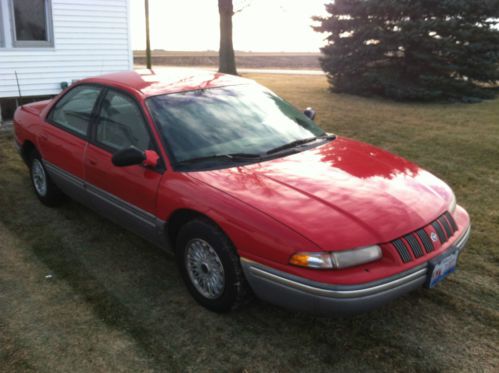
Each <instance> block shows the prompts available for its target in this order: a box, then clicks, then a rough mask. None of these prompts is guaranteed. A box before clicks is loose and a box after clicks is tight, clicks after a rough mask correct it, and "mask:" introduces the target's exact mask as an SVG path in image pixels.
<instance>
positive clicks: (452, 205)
mask: <svg viewBox="0 0 499 373" xmlns="http://www.w3.org/2000/svg"><path fill="white" fill-rule="evenodd" d="M451 193H452V196H451V197H452V199H451V201H450V203H449V212H450V213H451V214H454V211H456V205H457V203H456V195H455V194H454V192H451Z"/></svg>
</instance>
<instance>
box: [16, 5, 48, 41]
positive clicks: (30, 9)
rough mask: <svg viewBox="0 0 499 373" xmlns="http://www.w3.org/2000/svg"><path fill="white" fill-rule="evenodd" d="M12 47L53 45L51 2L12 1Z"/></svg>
mask: <svg viewBox="0 0 499 373" xmlns="http://www.w3.org/2000/svg"><path fill="white" fill-rule="evenodd" d="M10 10H11V23H12V25H11V26H12V27H11V29H12V46H14V47H48V46H52V45H53V37H52V14H51V8H50V0H29V1H27V0H10Z"/></svg>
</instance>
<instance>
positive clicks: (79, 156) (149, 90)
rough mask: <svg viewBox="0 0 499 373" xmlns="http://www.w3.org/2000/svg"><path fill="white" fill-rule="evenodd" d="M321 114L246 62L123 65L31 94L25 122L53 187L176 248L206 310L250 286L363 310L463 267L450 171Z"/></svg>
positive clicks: (48, 190)
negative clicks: (230, 70) (286, 95)
mask: <svg viewBox="0 0 499 373" xmlns="http://www.w3.org/2000/svg"><path fill="white" fill-rule="evenodd" d="M314 115H315V113H314V111H313V110H312V109H308V110H306V111H305V113H302V112H300V111H298V110H297V109H295V108H294V107H293V106H291V105H290V104H289V103H287V102H286V101H284V100H283V99H281V98H279V97H278V96H276V95H275V94H274V93H272V92H271V91H269V90H267V89H265V88H263V87H262V86H260V85H258V84H256V83H254V82H252V81H250V80H246V79H242V78H238V77H232V76H226V75H223V74H213V73H202V74H197V75H194V76H172V77H168V78H167V77H159V76H156V75H154V74H149V75H140V74H138V73H136V72H125V73H117V74H110V75H105V76H101V77H97V78H90V79H85V80H81V81H79V82H77V83H75V84H73V85H72V86H70V87H69V88H67V89H66V90H65V91H64V92H62V93H61V94H60V95H59V96H58V97H56V98H54V99H53V100H50V101H43V102H38V103H33V104H29V105H24V106H22V107H21V108H19V109H18V110H17V111H16V114H15V118H14V123H15V133H16V141H17V145H18V148H19V151H20V153H21V155H22V157H23V159H24V160H25V162H26V163H27V165H28V167H29V169H30V172H31V179H32V182H33V186H34V190H35V193H36V195H37V196H38V198H39V199H40V200H41V201H42V202H43V203H45V204H47V205H50V206H53V205H56V204H58V203H60V202H61V201H62V200H63V199H64V198H63V197H64V196H65V195H66V196H69V197H71V198H73V199H75V200H77V201H79V202H81V203H82V204H84V205H86V206H89V207H91V208H93V209H95V210H96V211H98V212H100V213H101V214H103V215H105V216H107V217H109V218H110V219H112V220H113V221H115V222H117V223H119V224H121V225H123V226H125V227H127V228H128V229H130V230H132V231H134V232H136V233H138V234H140V235H141V236H143V237H144V238H146V239H147V240H149V241H150V242H152V243H154V244H156V245H158V246H159V247H161V248H168V247H169V248H171V249H172V250H174V252H175V254H176V258H177V261H178V266H179V269H180V272H181V273H182V276H183V278H184V280H185V282H186V284H187V287H188V289H189V290H190V292H191V294H192V295H193V297H194V298H195V299H196V301H197V302H199V303H200V304H201V305H203V306H205V307H206V308H208V309H210V310H214V311H218V312H223V311H228V310H231V309H234V308H236V307H237V306H239V305H240V304H242V303H243V302H244V300H245V299H246V298H247V297H248V295H249V294H250V293H254V294H256V295H257V296H258V297H260V298H261V299H264V300H267V301H269V302H271V303H275V304H277V305H281V306H285V307H288V308H293V309H297V310H305V311H310V312H320V313H329V314H332V313H353V312H359V311H364V310H368V309H371V308H373V307H377V306H379V305H381V304H383V303H385V302H387V301H389V300H391V299H394V298H396V297H398V296H400V295H402V294H404V293H407V292H409V291H410V290H413V289H417V288H420V287H422V286H426V287H433V286H435V284H436V283H438V282H439V281H440V280H442V279H443V278H444V277H445V276H446V275H448V274H449V273H451V272H453V271H454V269H455V267H456V262H457V259H458V256H459V254H460V252H461V250H462V249H463V247H464V245H465V244H466V242H467V240H468V237H469V235H470V220H469V216H468V214H467V213H466V211H465V210H464V209H463V208H462V207H460V206H458V205H456V199H455V197H454V194H453V192H452V190H451V189H450V188H449V187H448V186H447V184H445V183H444V182H443V181H441V180H440V179H438V178H437V177H435V176H433V175H432V174H430V173H429V172H427V171H424V170H422V169H421V168H419V167H418V166H416V165H414V164H413V163H410V162H408V161H406V160H404V159H402V158H400V157H398V156H395V155H393V154H390V153H388V152H386V151H384V150H381V149H378V148H376V147H373V146H371V145H368V144H365V143H361V142H358V141H354V140H351V139H348V138H345V137H340V136H334V135H331V134H327V133H325V132H324V131H323V130H322V129H320V128H319V127H318V126H317V125H316V124H315V123H314V121H313V117H314Z"/></svg>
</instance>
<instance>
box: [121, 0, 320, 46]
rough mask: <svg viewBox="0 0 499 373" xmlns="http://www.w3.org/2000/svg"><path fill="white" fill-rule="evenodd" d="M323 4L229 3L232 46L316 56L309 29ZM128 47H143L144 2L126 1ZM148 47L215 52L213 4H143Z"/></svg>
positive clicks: (173, 0)
mask: <svg viewBox="0 0 499 373" xmlns="http://www.w3.org/2000/svg"><path fill="white" fill-rule="evenodd" d="M326 2H327V0H234V4H235V5H238V4H240V3H248V6H247V7H246V8H244V9H243V10H242V11H241V12H239V13H237V14H236V15H235V16H234V17H233V23H234V48H235V49H236V50H239V51H253V52H318V51H319V48H320V47H321V46H323V45H324V37H325V36H324V35H323V34H320V33H317V32H315V31H313V30H312V29H311V27H310V26H311V25H312V24H313V21H312V20H311V17H312V16H314V15H324V14H325V10H324V4H325V3H326ZM130 3H131V23H132V25H131V26H132V47H133V49H145V19H144V0H130ZM149 8H150V28H151V48H152V49H165V50H170V51H206V50H218V43H219V16H218V1H217V0H149Z"/></svg>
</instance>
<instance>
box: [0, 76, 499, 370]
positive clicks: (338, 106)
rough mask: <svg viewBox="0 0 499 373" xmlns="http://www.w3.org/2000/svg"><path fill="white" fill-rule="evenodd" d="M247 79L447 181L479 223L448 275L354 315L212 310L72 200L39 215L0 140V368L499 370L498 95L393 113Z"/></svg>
mask: <svg viewBox="0 0 499 373" xmlns="http://www.w3.org/2000/svg"><path fill="white" fill-rule="evenodd" d="M248 77H249V78H251V79H256V80H257V81H258V82H259V83H262V84H264V85H265V86H268V87H269V88H271V89H272V90H274V91H275V92H277V93H278V94H280V95H282V96H283V97H285V98H286V99H288V100H289V101H291V102H292V103H293V104H295V105H296V106H297V107H299V108H305V107H307V106H313V107H314V108H315V109H317V113H318V114H317V116H318V123H319V124H320V126H321V127H322V128H324V129H325V130H327V131H331V132H335V133H337V134H340V135H343V136H348V137H352V138H355V139H358V140H362V141H367V142H370V143H372V144H375V145H377V146H380V147H382V148H385V149H387V150H390V151H392V152H395V153H397V154H400V155H402V156H404V157H407V158H409V159H410V160H412V161H414V162H416V163H418V164H419V165H421V166H422V167H424V168H426V169H428V170H430V171H431V172H433V173H435V174H436V175H437V176H440V177H442V178H443V179H444V180H446V181H447V182H448V183H449V184H450V185H451V186H452V187H453V188H454V191H455V192H456V196H457V200H458V202H459V203H460V204H462V205H463V206H464V207H465V208H466V209H467V210H468V211H469V213H470V215H471V220H472V225H473V228H472V236H471V240H470V242H469V245H468V247H467V248H466V249H465V250H464V252H463V253H462V255H461V257H460V259H459V267H458V270H457V272H456V273H455V274H452V275H451V276H450V277H449V278H448V279H447V280H446V281H444V282H442V283H441V284H440V285H438V286H437V287H436V288H435V289H433V290H431V291H430V290H425V289H420V290H417V291H415V292H413V293H411V294H408V295H407V296H404V297H402V298H400V299H398V300H396V301H394V302H392V303H390V304H387V305H385V306H384V307H382V308H380V309H378V310H375V311H372V312H369V313H367V314H362V315H356V316H352V317H343V318H338V317H325V318H324V317H323V318H318V317H314V316H312V315H308V314H302V313H296V312H291V311H287V310H284V309H281V308H279V307H275V306H272V305H270V304H267V303H264V302H261V301H258V300H256V301H254V302H253V303H251V304H248V305H247V306H246V307H244V308H243V309H241V310H240V311H237V312H234V313H232V314H228V315H218V314H214V313H211V312H209V311H207V310H205V309H203V308H202V307H200V306H198V305H197V304H196V303H195V302H194V300H193V299H192V297H191V296H190V295H189V293H188V292H187V290H186V288H185V286H184V285H183V283H182V280H181V278H180V274H179V273H178V270H177V267H176V264H175V260H174V258H173V256H172V255H170V254H168V253H166V252H163V251H161V250H160V249H157V248H155V247H153V246H151V245H150V244H148V243H146V242H145V241H144V240H142V239H140V238H139V237H137V236H135V235H133V234H132V233H129V232H127V231H126V230H124V229H121V228H120V227H118V226H116V225H114V224H113V223H111V222H109V221H107V220H105V219H103V218H101V217H100V216H98V215H96V214H95V213H93V212H92V211H90V210H89V209H87V208H85V207H83V206H81V205H79V204H77V203H75V202H68V203H67V204H65V205H63V206H61V207H60V208H57V209H51V208H47V207H44V206H42V205H41V204H40V203H39V202H38V200H37V199H36V197H35V195H34V193H33V191H32V187H31V185H30V179H29V174H28V171H27V168H26V167H25V165H24V164H23V163H22V162H21V160H20V158H19V156H18V155H17V154H16V152H15V150H14V145H13V142H14V139H13V136H12V135H11V134H8V133H0V372H1V373H3V372H9V373H10V372H51V373H55V372H75V373H76V372H91V373H94V372H248V373H250V372H251V373H252V372H300V373H301V372H313V373H319V372H404V373H409V372H491V373H492V372H494V373H496V372H499V351H498V342H499V246H498V245H499V244H498V242H499V229H498V227H499V193H498V190H499V167H498V165H499V99H496V100H491V101H484V102H482V103H479V104H474V105H465V104H453V105H450V104H401V103H394V102H391V101H386V100H380V99H368V98H359V97H355V96H350V95H339V94H332V93H329V91H328V84H327V81H326V78H325V77H324V76H298V75H296V76H291V75H290V76H282V75H270V74H266V75H248Z"/></svg>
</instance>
